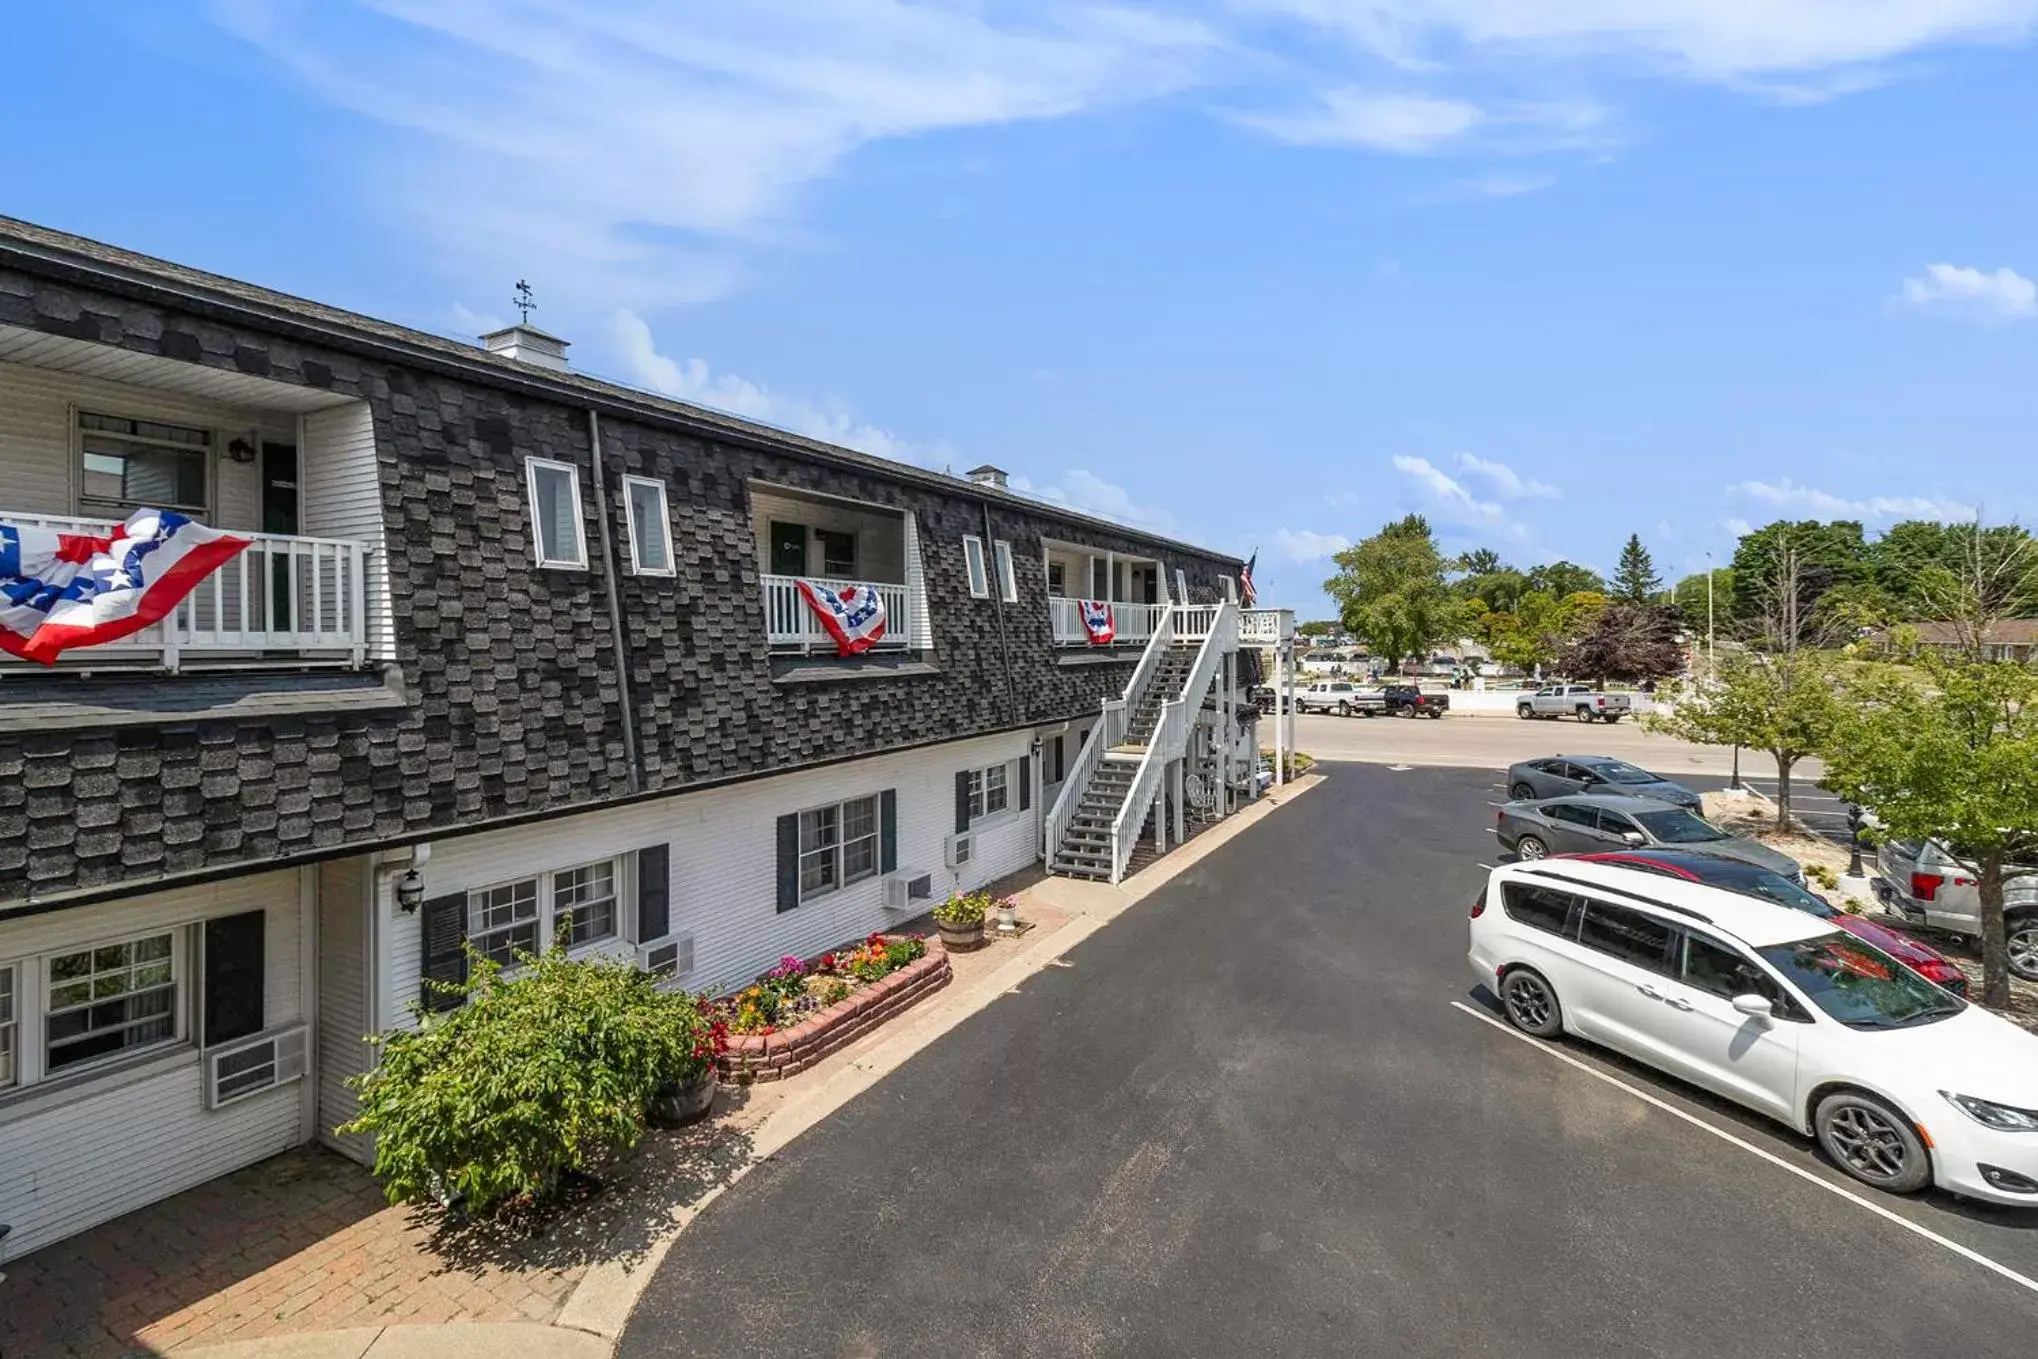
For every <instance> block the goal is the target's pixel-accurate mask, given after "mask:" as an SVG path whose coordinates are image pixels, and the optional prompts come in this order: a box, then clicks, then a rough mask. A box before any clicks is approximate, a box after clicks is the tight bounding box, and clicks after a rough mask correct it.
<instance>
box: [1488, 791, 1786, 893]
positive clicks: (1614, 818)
mask: <svg viewBox="0 0 2038 1359" xmlns="http://www.w3.org/2000/svg"><path fill="white" fill-rule="evenodd" d="M1493 831H1494V834H1495V835H1497V836H1499V837H1500V843H1501V844H1503V845H1505V846H1507V847H1508V848H1509V849H1511V850H1513V851H1514V852H1515V855H1516V857H1518V858H1522V859H1543V858H1548V857H1549V856H1550V855H1552V854H1604V853H1606V852H1607V851H1608V850H1621V849H1641V848H1643V847H1645V846H1657V847H1661V848H1676V849H1691V850H1697V851H1699V852H1701V853H1704V854H1714V855H1718V856H1719V857H1720V858H1723V859H1740V860H1742V861H1743V862H1746V863H1751V864H1757V865H1759V866H1761V867H1763V868H1766V869H1768V870H1769V871H1770V872H1772V873H1780V874H1782V875H1783V876H1784V877H1786V878H1789V879H1790V880H1791V881H1792V882H1795V883H1800V884H1801V883H1803V881H1804V869H1803V868H1801V867H1800V866H1799V865H1798V862H1797V860H1795V859H1793V858H1791V857H1790V856H1789V855H1788V854H1785V853H1782V852H1781V851H1779V850H1774V849H1771V848H1769V846H1767V845H1764V844H1758V843H1756V842H1755V841H1753V840H1742V839H1739V838H1737V837H1735V836H1732V835H1729V834H1727V833H1726V832H1725V831H1723V830H1721V829H1720V828H1719V827H1718V826H1715V825H1713V824H1712V823H1711V822H1710V821H1707V820H1704V819H1703V818H1701V817H1697V816H1694V815H1692V814H1691V813H1690V812H1688V811H1686V810H1685V809H1684V808H1682V807H1672V806H1670V805H1668V804H1667V803H1662V802H1658V801H1656V800H1655V799H1654V798H1646V797H1613V796H1611V795H1598V794H1583V795H1579V796H1576V797H1555V798H1545V799H1542V800H1540V801H1535V800H1531V801H1527V802H1510V803H1508V804H1506V805H1505V806H1503V807H1502V808H1501V809H1500V816H1499V822H1498V824H1497V825H1495V826H1494V828H1493Z"/></svg>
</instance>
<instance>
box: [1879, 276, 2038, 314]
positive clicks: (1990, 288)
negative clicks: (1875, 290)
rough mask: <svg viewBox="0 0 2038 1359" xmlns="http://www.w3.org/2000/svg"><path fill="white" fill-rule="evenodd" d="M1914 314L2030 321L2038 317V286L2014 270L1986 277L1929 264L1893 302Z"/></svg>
mask: <svg viewBox="0 0 2038 1359" xmlns="http://www.w3.org/2000/svg"><path fill="white" fill-rule="evenodd" d="M1891 300H1892V301H1894V302H1897V303H1899V304H1900V305H1902V306H1905V307H1909V308H1911V309H1912V310H1914V311H1920V312H1924V313H1925V314H1927V315H1930V316H1945V317H1951V318H1953V319H1955V320H1962V321H1980V322H1984V323H1987V322H1995V321H2028V320H2030V319H2031V318H2033V317H2038V282H2033V281H2032V280H2030V279H2028V278H2025V277H2024V276H2023V275H2022V274H2020V273H2018V272H2017V271H2016V270H2014V269H2008V268H2004V269H1998V270H1996V271H1995V272H1994V273H1992V274H1990V273H1985V272H1983V271H1982V270H1980V269H1973V268H1969V267H1967V266H1965V265H1959V264H1928V265H1926V266H1925V272H1924V273H1923V274H1920V275H1916V276H1914V277H1912V278H1907V279H1905V280H1904V285H1903V290H1902V291H1901V292H1899V293H1898V294H1897V296H1896V297H1895V298H1893V299H1891Z"/></svg>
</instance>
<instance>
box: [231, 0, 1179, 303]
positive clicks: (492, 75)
mask: <svg viewBox="0 0 2038 1359" xmlns="http://www.w3.org/2000/svg"><path fill="white" fill-rule="evenodd" d="M211 10H212V13H213V16H214V18H215V19H216V20H217V21H218V22H219V23H221V24H222V25H223V26H225V27H226V28H227V29H229V30H230V31H231V32H233V33H235V34H237V35H238V36H240V37H242V38H243V39H245V40H247V41H249V42H250V43H252V44H254V45H255V46H256V47H258V48H259V49H260V50H261V51H262V53H263V54H264V55H265V57H266V58H267V59H268V60H269V61H270V62H271V63H272V64H273V65H274V66H275V67H277V68H278V69H280V70H282V71H285V72H288V73H289V74H291V75H293V76H294V77H295V78H296V79H297V80H298V81H299V82H301V83H302V84H304V85H306V86H308V87H309V88H310V90H311V91H312V92H313V93H314V94H316V95H317V96H319V97H321V98H323V99H324V100H325V101H326V102H328V103H329V104H332V105H335V106H337V107H339V108H342V109H345V110H347V111H350V112H352V113H355V114H359V115H362V116H364V117H366V118H367V119H369V120H372V122H374V123H379V124H382V125H384V126H386V127H387V128H389V129H392V130H393V131H394V133H395V134H396V135H394V136H373V135H370V136H361V137H354V136H349V137H347V138H345V139H344V140H345V141H346V142H348V143H349V144H350V145H352V146H354V147H356V148H358V150H359V152H360V153H361V154H363V155H364V156H366V157H367V163H365V164H362V165H359V166H357V167H355V173H356V175H357V176H358V178H359V179H360V181H361V182H362V184H363V185H364V186H366V189H365V190H364V191H373V192H376V193H378V194H380V195H381V196H382V197H384V199H385V200H386V202H385V206H386V207H387V208H389V209H390V210H391V211H393V212H395V213H397V214H399V215H402V216H406V217H408V218H410V219H411V221H412V222H413V223H414V224H415V225H417V226H418V227H420V228H421V229H422V230H423V231H425V232H426V233H427V234H428V236H429V238H430V239H431V240H432V241H433V242H434V243H435V244H436V245H437V246H438V248H439V250H440V252H441V253H442V254H443V255H444V256H445V257H446V260H447V262H448V265H449V267H450V268H453V269H455V270H457V271H458V272H459V274H460V275H461V276H462V277H463V278H467V279H470V280H472V279H482V278H488V279H494V278H501V279H510V278H515V277H518V276H520V275H522V274H526V273H530V274H534V275H535V274H536V272H537V271H538V270H539V269H541V268H543V269H545V270H546V271H548V272H547V274H546V277H545V278H544V279H543V280H542V282H545V283H547V284H549V285H550V288H551V289H552V290H554V291H555V292H556V290H558V289H560V288H562V287H564V288H570V289H571V290H572V294H573V297H574V300H575V301H576V302H578V303H581V304H585V305H587V306H589V307H594V308H599V309H603V310H606V309H610V308H614V307H618V306H631V307H640V308H641V307H652V306H658V305H666V304H671V303H676V302H684V301H689V300H697V299H700V298H703V297H708V296H713V295H716V294H718V293H721V292H725V291H727V290H728V289H729V288H730V287H732V286H734V284H735V282H736V281H737V280H738V279H740V277H741V276H742V272H743V263H744V259H745V256H746V253H747V252H748V251H749V250H751V249H753V248H754V247H755V246H757V245H759V244H761V243H768V242H771V241H774V240H776V241H778V242H780V243H783V242H784V241H785V240H786V239H787V236H788V232H787V229H786V227H785V223H786V220H787V218H788V215H789V212H790V210H791V208H792V207H793V205H794V203H795V200H796V199H797V196H798V193H799V191H800V189H801V188H802V187H803V186H805V185H807V184H810V183H812V182H813V181H815V180H817V179H821V178H824V177H826V176H828V175H830V174H832V173H835V172H836V171H837V170H838V169H839V168H840V167H841V166H842V164H843V163H844V161H845V160H846V159H847V158H849V157H850V156H851V155H853V154H854V153H855V152H856V151H857V150H858V149H859V148H860V147H862V146H865V145H867V144H869V143H872V142H875V141H881V140H885V139H890V138H900V137H909V136H913V135H916V134H924V133H927V132H931V131H936V130H941V129H951V128H967V127H981V126H988V125H994V124H1000V123H1008V122H1015V121H1021V120H1030V119H1046V118H1059V117H1065V116H1068V115H1072V114H1076V113H1080V112H1084V111H1088V110H1093V109H1097V108H1101V107H1105V106H1108V105H1111V104H1115V103H1122V102H1128V101H1135V100H1140V99H1145V98H1150V97H1153V96H1155V95H1159V94H1163V93H1167V92H1170V91H1174V90H1178V89H1180V88H1182V87H1184V86H1186V85H1188V84H1191V83H1193V82H1195V81H1196V80H1198V79H1199V78H1200V76H1199V71H1200V69H1201V67H1202V65H1203V64H1204V62H1205V60H1206V58H1207V57H1208V54H1209V53H1210V52H1211V51H1212V50H1213V48H1214V47H1215V46H1216V44H1217V37H1216V35H1215V34H1213V33H1212V32H1210V31H1209V30H1208V29H1206V28H1205V27H1204V26H1203V25H1202V24H1201V23H1199V22H1196V21H1194V20H1190V19H1180V18H1171V17H1167V16H1163V15H1158V14H1153V13H1150V12H1148V11H1145V10H1134V9H1131V8H1123V7H1120V6H1118V5H1116V4H1114V3H1111V0H1069V3H1065V4H1059V5H1056V6H1053V7H1051V8H1049V9H1046V10H1042V11H1035V12H1032V13H1030V14H1028V13H1026V12H1023V11H1019V10H1015V9H1014V8H1013V7H1008V6H1001V7H991V6H987V5H982V4H977V3H970V2H967V0H922V2H919V3H915V2H914V0H830V3H826V4H818V5H817V4H814V3H811V0H742V2H741V3H737V4H728V3H709V2H708V0H692V2H690V3H667V2H666V0H603V3H600V4H585V3H579V0H370V3H366V4H362V5H356V6H351V7H350V6H343V5H338V4H332V5H317V6H314V5H274V4H270V3H267V0H211ZM541 261H542V262H543V263H542V264H540V263H538V262H541ZM533 281H534V282H540V281H541V280H540V279H539V278H537V277H534V278H533Z"/></svg>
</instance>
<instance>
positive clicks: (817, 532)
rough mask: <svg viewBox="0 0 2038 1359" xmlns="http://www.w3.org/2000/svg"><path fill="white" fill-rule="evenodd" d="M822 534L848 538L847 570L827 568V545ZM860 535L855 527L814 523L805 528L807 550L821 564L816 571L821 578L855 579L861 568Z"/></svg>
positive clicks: (861, 549) (861, 550) (861, 548)
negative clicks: (842, 527)
mask: <svg viewBox="0 0 2038 1359" xmlns="http://www.w3.org/2000/svg"><path fill="white" fill-rule="evenodd" d="M823 534H826V535H828V536H829V537H832V538H847V539H848V540H849V567H848V569H847V570H844V571H832V570H830V569H829V567H828V545H827V543H826V542H824V541H823V540H822V535H823ZM862 537H863V535H862V534H860V533H858V532H857V531H856V530H855V529H841V528H830V527H828V526H827V525H826V524H816V525H814V526H813V527H811V528H809V529H808V530H807V539H808V549H807V550H808V551H809V552H810V553H812V554H813V556H814V557H815V558H816V559H818V560H819V562H820V564H821V569H820V571H819V572H818V574H819V576H820V577H821V579H823V580H855V579H856V578H857V576H858V575H859V574H860V573H861V572H862V570H863V542H862Z"/></svg>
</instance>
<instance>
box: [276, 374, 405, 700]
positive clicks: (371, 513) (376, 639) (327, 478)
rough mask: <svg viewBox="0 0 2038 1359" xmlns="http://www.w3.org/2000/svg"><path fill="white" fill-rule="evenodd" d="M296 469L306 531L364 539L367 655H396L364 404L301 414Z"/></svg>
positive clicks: (378, 486)
mask: <svg viewBox="0 0 2038 1359" xmlns="http://www.w3.org/2000/svg"><path fill="white" fill-rule="evenodd" d="M297 468H298V472H297V475H298V480H299V481H300V482H301V483H302V486H303V492H302V497H303V504H304V515H303V520H302V524H303V529H304V533H305V536H306V537H310V538H348V539H352V540H353V541H354V542H357V543H366V544H368V547H369V553H368V565H367V581H368V586H367V593H368V654H369V655H370V656H371V657H373V658H374V659H376V660H383V661H388V660H394V659H396V633H395V624H394V621H393V620H392V618H391V616H390V607H389V553H388V552H387V551H386V549H385V546H384V540H383V532H382V474H381V472H380V470H379V469H378V468H377V466H376V461H375V420H374V416H373V415H372V413H371V412H370V411H369V409H368V403H367V402H365V401H354V402H349V403H348V404H347V405H344V406H335V407H333V408H332V409H331V410H323V411H314V412H312V413H311V414H309V415H307V416H305V417H304V446H303V447H302V448H300V449H298V450H297Z"/></svg>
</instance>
